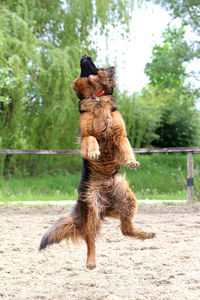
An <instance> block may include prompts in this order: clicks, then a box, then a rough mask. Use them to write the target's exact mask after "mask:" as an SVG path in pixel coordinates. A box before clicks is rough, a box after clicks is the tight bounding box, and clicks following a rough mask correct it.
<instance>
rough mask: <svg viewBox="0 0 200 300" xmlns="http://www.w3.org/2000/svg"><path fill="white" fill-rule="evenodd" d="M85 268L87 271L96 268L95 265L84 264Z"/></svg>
mask: <svg viewBox="0 0 200 300" xmlns="http://www.w3.org/2000/svg"><path fill="white" fill-rule="evenodd" d="M86 267H87V268H88V269H89V270H93V269H95V268H96V264H95V263H87V264H86Z"/></svg>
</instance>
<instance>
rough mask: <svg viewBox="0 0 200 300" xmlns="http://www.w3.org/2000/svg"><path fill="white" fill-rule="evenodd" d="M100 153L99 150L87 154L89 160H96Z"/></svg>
mask: <svg viewBox="0 0 200 300" xmlns="http://www.w3.org/2000/svg"><path fill="white" fill-rule="evenodd" d="M100 154H101V153H100V151H99V150H94V151H89V152H88V158H89V159H91V160H96V159H98V158H99V156H100Z"/></svg>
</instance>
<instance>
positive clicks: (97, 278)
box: [0, 205, 200, 300]
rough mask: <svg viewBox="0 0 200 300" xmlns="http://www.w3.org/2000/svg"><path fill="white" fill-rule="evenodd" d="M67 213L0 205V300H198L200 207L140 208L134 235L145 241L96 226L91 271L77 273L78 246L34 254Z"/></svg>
mask: <svg viewBox="0 0 200 300" xmlns="http://www.w3.org/2000/svg"><path fill="white" fill-rule="evenodd" d="M66 210H68V208H67V209H66V208H58V207H41V208H27V207H13V208H12V207H4V206H0V226H1V234H0V299H20V300H23V299H61V300H62V299H63V300H64V299H65V300H68V299H70V300H77V299H91V300H93V299H99V300H100V299H106V300H115V299H117V300H119V299H123V300H126V299H131V300H135V299H137V300H139V299H140V300H142V299H148V300H151V299H153V300H160V299H170V300H171V299H174V300H179V299H180V300H184V299H188V300H192V299H195V300H197V299H200V206H193V207H185V206H179V207H178V206H164V205H163V206H158V207H157V206H156V207H154V206H151V207H150V206H143V207H139V210H138V213H137V216H136V217H135V221H136V224H137V227H138V228H142V229H146V230H151V231H155V232H156V233H157V237H156V238H155V239H153V240H146V241H140V240H134V239H131V238H127V237H124V236H122V234H121V232H120V229H119V222H118V221H117V220H109V223H108V224H103V225H102V230H101V235H100V236H99V237H98V239H97V243H96V244H97V268H96V269H94V270H92V271H90V270H88V269H86V267H85V260H86V246H85V244H84V242H81V243H80V245H78V246H77V245H76V246H74V245H73V244H71V243H70V244H68V246H67V247H66V243H65V242H62V243H61V244H59V245H53V246H51V247H50V248H48V249H47V250H46V251H44V252H41V253H39V252H38V246H39V243H40V239H41V237H42V235H43V234H44V232H45V231H46V230H47V228H48V227H49V226H50V224H52V223H53V222H54V221H55V220H56V219H58V218H59V217H60V216H61V215H63V214H64V213H65V211H66Z"/></svg>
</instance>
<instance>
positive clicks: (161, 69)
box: [145, 27, 200, 147]
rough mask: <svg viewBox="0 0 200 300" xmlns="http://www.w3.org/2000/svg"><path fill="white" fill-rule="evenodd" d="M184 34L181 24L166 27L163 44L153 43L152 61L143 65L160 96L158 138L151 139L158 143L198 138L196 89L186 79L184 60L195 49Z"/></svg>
mask: <svg viewBox="0 0 200 300" xmlns="http://www.w3.org/2000/svg"><path fill="white" fill-rule="evenodd" d="M184 34H185V31H184V29H183V28H180V29H176V28H173V29H172V30H171V29H170V28H169V27H168V28H167V30H166V31H165V32H164V33H163V38H164V41H163V44H162V45H161V46H160V45H155V46H154V47H153V52H152V61H151V62H150V63H147V64H146V67H145V72H146V74H147V75H148V76H149V79H150V86H153V87H154V89H155V91H156V94H157V95H158V96H159V95H160V99H161V97H162V109H161V122H160V126H159V127H158V128H157V129H156V131H155V133H156V134H157V135H158V136H159V139H156V140H154V141H152V144H153V145H154V146H158V147H178V146H179V147H181V146H192V145H193V146H197V145H198V142H199V139H198V133H199V125H200V124H199V115H198V111H197V108H196V107H195V103H196V102H197V100H198V90H197V89H193V88H192V87H191V86H190V85H189V84H186V82H185V80H186V78H187V77H188V76H189V74H187V72H186V63H187V62H189V61H190V60H192V59H193V57H194V56H195V53H194V51H193V49H191V48H190V47H189V45H188V44H187V42H186V41H185V40H184Z"/></svg>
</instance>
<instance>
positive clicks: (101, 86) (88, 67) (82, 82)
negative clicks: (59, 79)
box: [72, 55, 116, 100]
mask: <svg viewBox="0 0 200 300" xmlns="http://www.w3.org/2000/svg"><path fill="white" fill-rule="evenodd" d="M80 66H81V74H80V76H79V77H78V78H77V79H76V80H74V82H73V85H72V88H73V90H74V92H75V93H76V95H77V97H78V98H79V99H81V100H82V99H85V98H89V97H90V95H91V94H97V93H99V92H101V91H104V95H112V93H113V88H114V87H115V86H116V83H115V80H114V76H115V67H109V68H106V69H102V68H97V67H96V66H95V64H94V62H93V61H92V59H91V57H89V56H87V55H83V56H82V58H81V61H80Z"/></svg>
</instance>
